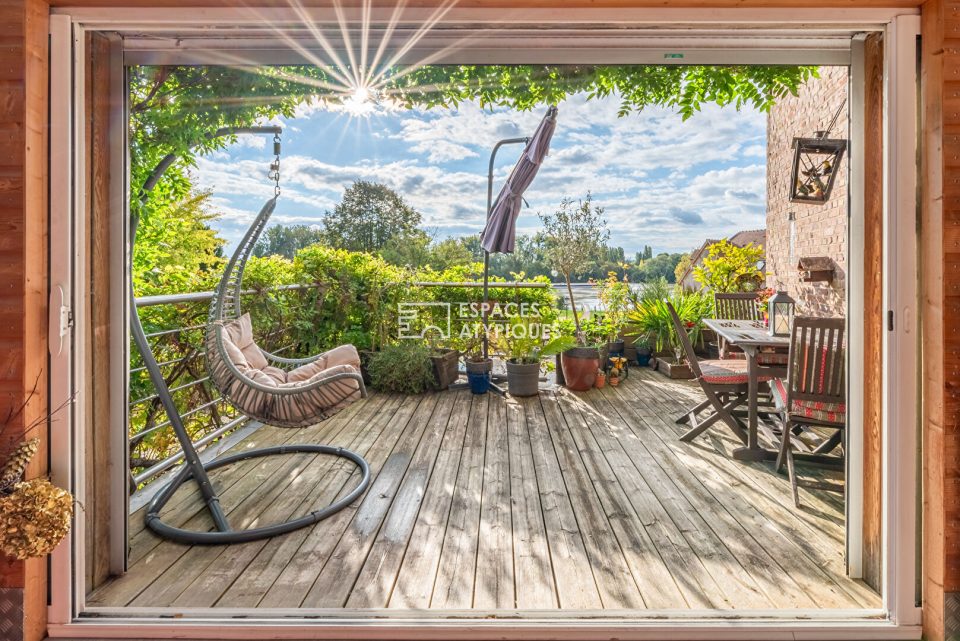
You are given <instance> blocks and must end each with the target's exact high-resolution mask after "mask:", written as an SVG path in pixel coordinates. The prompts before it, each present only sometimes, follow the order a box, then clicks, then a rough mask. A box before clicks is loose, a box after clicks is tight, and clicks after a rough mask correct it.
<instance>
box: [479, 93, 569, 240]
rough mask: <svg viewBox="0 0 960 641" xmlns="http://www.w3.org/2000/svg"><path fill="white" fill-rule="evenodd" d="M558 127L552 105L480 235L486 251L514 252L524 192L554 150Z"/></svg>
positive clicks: (554, 109) (492, 207) (489, 213)
mask: <svg viewBox="0 0 960 641" xmlns="http://www.w3.org/2000/svg"><path fill="white" fill-rule="evenodd" d="M556 128H557V108H556V107H550V109H548V110H547V114H546V115H545V116H544V117H543V120H541V121H540V125H539V126H538V127H537V131H536V133H534V134H533V137H531V138H530V139H529V141H528V142H527V146H526V148H524V150H523V154H521V156H520V160H518V161H517V164H516V166H515V167H514V168H513V171H512V172H510V177H509V178H507V182H506V183H504V185H503V189H501V190H500V194H499V195H498V196H497V200H496V201H495V202H494V203H493V206H491V207H490V209H489V211H488V213H487V226H486V227H485V228H484V230H483V234H481V236H480V239H481V245H483V248H484V249H485V250H486V251H488V252H499V253H505V254H510V253H513V248H514V244H515V241H516V236H517V216H519V215H520V205H521V204H522V203H523V192H525V191H526V190H527V188H528V187H529V186H530V184H531V183H532V182H533V179H534V178H535V177H536V175H537V171H538V170H539V169H540V164H541V163H542V162H543V159H544V157H545V156H546V155H547V152H548V151H549V149H550V139H551V138H553V132H554V130H555V129H556Z"/></svg>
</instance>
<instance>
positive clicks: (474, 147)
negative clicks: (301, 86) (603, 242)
mask: <svg viewBox="0 0 960 641" xmlns="http://www.w3.org/2000/svg"><path fill="white" fill-rule="evenodd" d="M618 107H619V101H618V100H617V99H616V98H615V97H614V98H608V99H604V100H597V101H588V100H586V99H585V97H583V96H574V97H573V98H571V99H570V100H567V101H565V102H564V103H562V104H561V105H560V106H559V118H558V124H557V130H556V134H555V137H554V141H553V144H552V149H551V154H550V156H549V157H548V159H547V160H546V162H545V163H544V164H543V166H542V167H541V170H540V173H539V174H538V176H537V178H536V180H535V181H534V183H533V185H532V186H531V188H530V189H529V190H528V191H527V193H526V194H525V197H526V199H527V201H528V202H529V204H530V208H529V209H524V210H523V211H522V212H521V219H520V221H518V227H519V228H520V229H521V230H524V231H534V230H536V229H537V228H538V227H539V219H538V218H537V216H536V214H537V213H538V212H548V211H553V210H554V209H555V208H556V207H557V206H558V204H559V202H560V200H561V199H562V198H563V197H565V196H570V197H574V198H580V197H583V196H585V195H586V193H587V192H588V191H591V192H592V193H593V194H594V200H595V202H596V204H598V205H600V206H603V207H604V208H605V215H606V217H607V219H608V222H609V226H610V229H611V232H612V233H611V242H613V243H615V244H618V245H622V246H624V247H625V248H626V249H627V250H628V252H630V251H633V250H635V249H638V248H641V247H642V246H643V245H652V246H653V247H654V248H656V249H658V250H671V251H681V250H684V251H685V250H688V249H690V248H691V247H693V246H695V245H698V244H699V243H700V242H702V240H703V239H704V238H706V237H722V236H727V235H730V234H732V233H734V232H735V231H737V230H738V229H747V228H758V227H763V226H764V210H765V191H766V170H765V164H764V159H765V155H766V119H765V116H764V115H763V114H760V113H758V112H755V111H748V110H744V111H743V112H739V113H738V112H736V111H735V110H733V109H732V108H727V109H720V108H718V107H713V106H706V107H704V109H703V111H702V112H700V113H698V114H696V115H695V116H693V117H692V118H690V119H689V120H687V121H682V119H681V118H680V117H679V116H678V115H676V114H674V113H672V112H670V111H669V110H665V109H658V108H649V109H646V110H644V111H643V112H640V113H637V114H631V115H629V116H627V117H625V118H618V117H617V110H618ZM329 112H330V109H329V107H324V106H322V105H311V106H310V107H308V108H303V109H302V110H301V113H299V114H298V115H299V116H300V118H297V119H296V120H290V121H289V122H286V123H284V124H285V125H286V126H287V127H290V126H291V124H292V123H294V122H296V123H297V124H298V125H299V127H300V128H301V129H302V130H303V131H302V133H301V135H300V136H298V140H299V141H303V140H305V139H308V138H306V137H307V136H316V137H317V138H318V140H322V141H324V145H325V146H319V147H318V148H317V152H316V153H317V156H319V157H322V158H323V160H321V159H320V158H319V157H314V156H313V153H309V154H308V153H304V152H303V151H302V149H303V148H302V147H300V148H299V149H300V150H301V151H300V153H298V154H297V155H293V156H286V157H285V158H284V159H283V161H282V167H283V169H282V172H283V176H282V183H281V186H282V188H283V197H282V198H281V203H282V204H281V205H280V206H279V207H278V210H277V213H276V216H275V220H276V221H277V222H281V221H284V222H306V223H311V222H313V223H315V222H316V221H317V220H319V217H320V215H321V214H322V212H323V211H324V210H326V209H330V208H332V207H333V206H334V205H335V204H336V203H337V202H338V201H339V200H340V197H341V196H342V194H343V191H344V189H346V187H348V186H349V185H350V184H351V183H352V182H353V181H354V180H370V181H376V182H380V183H384V184H386V185H388V186H389V187H390V188H391V189H394V190H396V191H397V192H399V193H400V194H401V195H402V196H403V197H404V199H406V200H407V202H409V203H410V204H411V205H413V206H414V207H416V208H417V209H418V210H419V211H421V212H422V213H423V214H424V225H425V226H426V227H428V228H432V229H436V230H437V232H438V235H439V236H441V237H443V236H445V235H462V234H465V233H473V232H476V231H479V230H480V229H481V228H482V227H483V224H484V220H485V210H486V182H487V181H486V165H487V158H488V157H489V153H490V150H491V149H492V147H493V145H494V144H495V143H496V142H497V141H498V140H500V139H502V138H509V137H518V136H523V135H529V134H531V133H532V132H533V131H534V129H535V127H536V125H537V123H538V122H539V120H540V118H541V117H542V113H543V110H542V109H537V110H534V111H531V112H513V111H508V110H504V109H497V110H494V111H493V112H492V113H491V112H490V111H485V110H482V109H480V107H479V106H478V105H476V104H472V103H467V104H463V105H461V106H460V108H458V109H455V110H447V109H440V110H421V109H415V110H410V111H399V112H394V113H388V114H383V113H380V114H378V115H376V116H374V117H372V118H371V119H370V120H368V121H358V120H356V119H354V120H352V121H348V120H346V116H345V115H343V114H331V113H329ZM340 118H343V119H344V120H339V119H340ZM334 119H337V120H334ZM260 138H261V141H262V144H265V143H266V141H265V139H263V137H260ZM333 140H337V141H338V143H337V144H336V145H335V146H337V147H339V143H340V141H342V142H343V146H344V147H345V148H347V149H349V150H350V158H352V160H349V161H343V160H337V159H338V156H337V154H336V150H335V149H333V148H332V147H331V142H330V141H333ZM518 154H519V146H514V147H505V148H503V149H502V150H501V152H500V155H499V157H498V164H497V170H496V172H495V174H496V183H495V184H496V185H497V187H499V185H500V184H502V181H503V180H504V179H505V178H506V175H507V174H508V172H509V171H510V169H511V166H512V161H513V159H515V158H516V157H517V155H518ZM266 169H267V163H266V162H263V161H248V160H239V159H236V158H235V157H234V156H232V155H230V154H227V155H224V154H221V153H216V154H213V155H211V156H208V157H206V158H201V159H200V160H199V162H198V174H197V176H198V179H199V181H200V185H201V187H207V188H210V189H213V190H214V192H215V194H217V196H218V200H217V201H216V204H217V205H218V208H220V209H221V211H223V212H224V231H225V233H226V234H227V235H228V236H231V240H235V238H233V237H232V236H234V234H236V235H239V233H240V232H239V231H238V232H234V231H233V229H235V228H238V227H239V224H240V223H241V222H242V221H244V220H252V217H253V215H254V214H255V210H256V209H258V208H259V202H258V201H262V200H264V199H266V198H268V197H269V196H270V195H271V194H272V193H273V192H272V189H273V186H272V184H271V183H269V182H268V181H267V179H266ZM241 203H242V206H241ZM220 205H223V207H220ZM247 210H252V211H247Z"/></svg>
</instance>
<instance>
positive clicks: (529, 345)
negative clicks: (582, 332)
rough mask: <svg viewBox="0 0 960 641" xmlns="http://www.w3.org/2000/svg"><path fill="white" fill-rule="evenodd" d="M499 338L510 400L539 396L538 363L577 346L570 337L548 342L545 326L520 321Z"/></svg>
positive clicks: (553, 339) (525, 319) (527, 319)
mask: <svg viewBox="0 0 960 641" xmlns="http://www.w3.org/2000/svg"><path fill="white" fill-rule="evenodd" d="M502 338H503V347H504V352H505V355H506V357H507V388H508V389H509V391H510V395H511V396H536V395H537V394H538V393H539V392H540V366H541V359H543V358H549V357H550V356H556V355H557V354H560V353H562V352H564V351H566V350H568V349H570V348H572V347H574V346H576V344H577V341H576V339H574V338H573V336H563V335H559V336H555V337H553V338H548V332H547V327H546V326H544V325H541V324H540V323H537V322H532V321H531V319H530V318H522V317H517V318H514V319H513V320H512V321H511V323H510V325H508V326H507V327H506V328H505V330H504V334H503V336H502Z"/></svg>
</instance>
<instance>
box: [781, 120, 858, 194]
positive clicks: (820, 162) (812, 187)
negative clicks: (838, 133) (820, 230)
mask: <svg viewBox="0 0 960 641" xmlns="http://www.w3.org/2000/svg"><path fill="white" fill-rule="evenodd" d="M843 104H845V103H842V104H841V105H840V106H839V107H838V108H837V112H836V113H835V114H834V115H833V120H831V121H830V124H829V125H827V128H826V129H824V130H822V131H816V132H814V134H813V138H794V139H793V175H792V176H791V179H792V180H791V181H790V184H791V185H792V187H791V188H790V201H791V202H804V203H825V202H827V201H828V200H830V192H831V190H833V182H834V180H836V178H837V169H838V168H839V167H840V161H841V160H842V159H843V152H844V151H846V149H847V141H846V140H840V139H836V138H830V131H831V130H832V129H833V127H834V125H835V124H837V119H838V118H839V117H840V112H841V111H843Z"/></svg>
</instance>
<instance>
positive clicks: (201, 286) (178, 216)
mask: <svg viewBox="0 0 960 641" xmlns="http://www.w3.org/2000/svg"><path fill="white" fill-rule="evenodd" d="M209 200H210V194H209V193H208V192H200V193H194V194H190V195H188V196H187V197H186V198H183V199H180V200H177V201H176V202H174V203H172V204H171V205H170V206H168V207H163V208H161V209H159V210H157V211H156V212H155V215H154V216H151V217H150V218H148V219H146V220H144V221H143V222H142V223H141V224H140V226H139V231H138V236H139V238H140V240H139V243H138V245H137V251H135V252H134V254H133V282H134V286H135V289H136V292H137V295H138V296H148V295H152V294H177V293H183V292H192V291H203V290H206V289H210V288H211V287H213V286H215V285H216V283H217V280H218V279H219V277H220V270H221V269H222V268H223V264H224V260H223V245H224V241H223V239H222V238H220V237H218V236H217V235H216V233H215V232H214V231H213V230H212V229H210V227H209V225H208V223H209V221H211V220H213V219H214V218H215V217H216V214H215V213H214V212H211V211H210V208H209Z"/></svg>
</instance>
